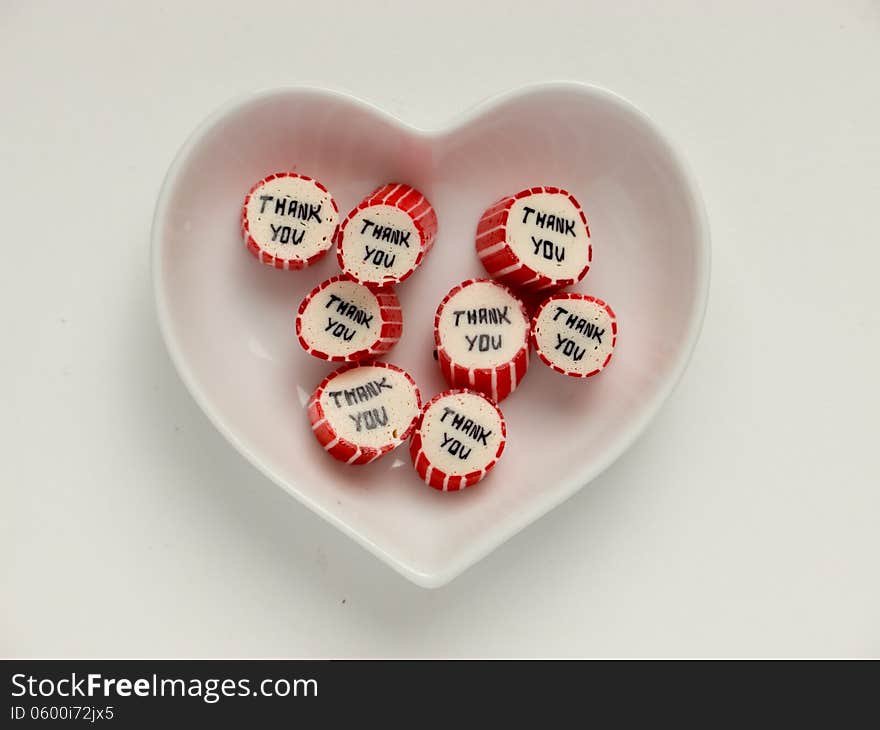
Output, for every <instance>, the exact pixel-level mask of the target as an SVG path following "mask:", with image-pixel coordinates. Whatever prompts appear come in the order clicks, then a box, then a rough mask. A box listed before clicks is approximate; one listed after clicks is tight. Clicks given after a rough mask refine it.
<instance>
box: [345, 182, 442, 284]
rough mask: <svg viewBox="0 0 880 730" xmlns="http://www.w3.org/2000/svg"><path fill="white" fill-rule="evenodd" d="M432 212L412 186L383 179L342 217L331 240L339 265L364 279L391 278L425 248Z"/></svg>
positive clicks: (407, 269) (432, 232)
mask: <svg viewBox="0 0 880 730" xmlns="http://www.w3.org/2000/svg"><path fill="white" fill-rule="evenodd" d="M436 235H437V214H436V213H435V212H434V209H433V208H432V207H431V204H430V203H429V202H428V199H427V198H426V197H425V196H424V195H422V194H421V193H420V192H419V191H418V190H416V189H415V188H412V187H410V186H409V185H404V184H402V183H388V184H387V185H383V186H382V187H380V188H379V189H378V190H375V191H374V192H372V193H371V194H370V195H368V196H367V197H366V198H365V199H364V200H363V201H362V202H361V203H360V204H359V205H358V206H357V207H356V208H355V209H354V210H353V211H351V213H349V214H348V216H347V217H346V219H345V220H344V221H343V222H342V225H341V226H340V228H339V236H338V242H337V246H336V258H337V260H338V261H339V266H340V268H341V269H342V270H343V271H345V272H346V273H347V274H349V275H350V276H352V277H353V278H354V279H356V280H357V281H360V282H363V283H365V284H377V285H380V286H385V285H387V284H397V283H399V282H401V281H403V280H404V279H406V278H408V277H409V276H410V275H411V274H412V273H413V271H415V270H416V268H417V267H418V266H419V265H420V264H421V263H422V260H423V259H424V258H425V256H426V255H427V253H428V251H430V250H431V246H432V245H433V244H434V237H435V236H436Z"/></svg>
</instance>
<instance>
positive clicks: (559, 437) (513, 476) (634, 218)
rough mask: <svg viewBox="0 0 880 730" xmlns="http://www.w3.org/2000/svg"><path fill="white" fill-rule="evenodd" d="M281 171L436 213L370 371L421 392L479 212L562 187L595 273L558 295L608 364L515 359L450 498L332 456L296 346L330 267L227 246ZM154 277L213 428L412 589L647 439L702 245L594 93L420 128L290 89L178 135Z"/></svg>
mask: <svg viewBox="0 0 880 730" xmlns="http://www.w3.org/2000/svg"><path fill="white" fill-rule="evenodd" d="M280 170H295V171H297V172H301V173H304V174H306V175H310V176H313V177H315V178H317V179H319V180H320V181H322V182H323V183H324V184H325V185H326V186H327V187H328V188H329V189H330V191H331V192H332V193H333V195H334V196H335V198H336V200H337V203H338V204H339V207H340V212H341V214H342V215H343V216H344V215H345V213H347V211H348V210H349V209H350V208H352V207H353V206H354V205H356V204H357V203H358V202H359V201H360V200H361V199H362V198H363V197H364V196H365V195H367V194H368V193H370V192H371V191H372V190H373V189H374V188H375V187H377V186H378V185H379V184H381V183H384V182H388V181H391V180H399V181H403V182H407V183H410V184H412V185H414V186H415V187H417V188H418V189H420V190H421V191H423V192H424V193H425V194H426V195H427V196H428V198H429V199H430V201H431V202H432V203H433V205H434V208H435V209H436V211H437V215H438V218H439V231H438V237H437V241H436V243H435V245H434V249H433V250H432V251H431V253H430V254H429V255H428V257H427V259H426V261H425V263H424V265H423V266H422V267H421V268H420V269H419V270H418V271H416V273H415V274H414V275H413V276H412V277H411V278H410V279H408V280H407V281H406V282H404V283H403V284H401V285H400V286H399V287H398V294H399V296H400V300H401V303H402V305H403V309H404V334H403V337H402V339H401V341H400V343H399V344H398V345H397V347H396V348H395V349H394V350H392V351H391V353H390V354H389V355H388V357H386V358H385V359H386V360H388V361H389V362H392V363H395V364H397V365H400V366H401V367H403V368H405V369H406V370H408V371H409V372H410V373H411V374H412V375H413V376H414V377H415V379H416V381H417V383H418V384H419V387H420V388H421V390H422V395H423V399H424V400H425V401H427V400H429V399H430V398H431V397H433V396H434V395H435V394H436V393H438V392H440V391H441V390H444V389H445V388H446V386H445V384H444V382H443V380H442V378H441V376H440V372H439V368H438V367H437V363H436V362H435V361H434V359H433V357H432V322H433V315H434V311H435V309H436V307H437V304H438V303H439V302H440V300H441V299H442V297H443V296H444V295H445V294H446V292H447V291H449V289H450V288H451V287H452V286H453V285H455V284H457V283H459V282H460V281H462V280H464V279H468V278H472V277H478V276H484V275H485V273H484V271H483V270H482V268H481V266H480V264H479V261H478V259H477V256H476V254H475V251H474V230H475V227H476V223H477V220H478V219H479V217H480V215H481V213H482V212H483V210H484V209H485V208H486V207H487V206H488V205H489V204H490V203H492V202H494V201H495V200H497V199H498V198H500V197H501V196H502V195H504V194H508V193H511V192H513V191H516V190H520V189H522V188H525V187H529V186H533V185H557V186H560V187H563V188H565V189H567V190H569V191H571V192H572V193H573V194H574V195H575V196H576V197H577V198H578V200H579V201H580V202H581V204H582V206H583V208H584V211H585V212H586V215H587V219H588V221H589V224H590V231H591V234H592V243H593V266H592V268H591V270H590V273H589V274H588V275H587V277H586V279H584V281H582V282H581V283H580V284H579V285H578V286H576V287H575V290H577V291H583V292H586V293H589V294H594V295H596V296H598V297H601V298H602V299H605V300H606V301H608V302H609V304H611V306H612V307H613V308H614V310H615V313H616V314H617V317H618V322H619V327H620V334H619V339H618V343H617V347H616V349H615V353H614V359H613V361H612V363H611V364H610V366H609V367H608V369H607V370H606V371H605V372H603V373H601V374H600V375H598V376H597V377H595V378H591V379H589V380H586V381H581V380H577V379H574V378H566V377H564V376H561V375H558V374H557V373H554V372H552V371H551V370H550V369H549V368H547V367H545V366H543V365H542V364H541V362H540V361H539V360H538V359H537V358H536V357H535V356H534V355H533V356H532V361H531V363H530V369H529V372H528V374H527V375H526V378H525V380H524V381H523V383H522V384H521V385H520V387H519V388H518V390H517V391H516V392H515V393H514V394H513V395H511V396H510V397H509V398H508V399H507V400H505V401H504V402H503V403H502V410H503V411H504V415H505V417H506V418H507V423H508V443H507V449H506V451H505V454H504V457H503V458H502V460H501V462H500V463H499V464H498V466H497V468H496V469H495V471H494V472H493V473H492V474H491V475H490V476H489V477H488V478H487V479H486V480H485V481H484V482H482V483H481V484H479V485H478V486H476V487H474V488H471V489H468V490H465V491H464V492H462V493H459V494H443V493H440V492H437V491H436V490H434V489H431V488H429V487H427V486H425V485H424V484H423V483H421V482H420V480H419V479H418V477H417V475H416V473H415V471H414V470H413V469H412V467H411V465H410V462H409V455H408V453H407V449H406V446H405V445H404V446H403V447H401V448H399V449H397V450H396V451H394V452H392V453H391V454H389V455H388V456H386V457H384V458H382V459H380V460H379V461H377V462H375V463H374V464H371V465H369V466H366V467H347V466H345V465H344V464H340V463H337V462H336V461H334V460H333V459H331V458H329V457H328V456H327V454H325V453H324V452H323V451H322V450H321V448H320V447H319V446H318V444H317V442H316V441H315V439H314V438H313V436H312V434H311V432H310V429H309V423H308V419H307V417H306V414H305V410H304V407H305V404H306V401H307V398H308V396H309V395H310V394H311V392H312V390H313V389H314V388H315V387H316V386H317V384H318V383H319V382H320V381H321V380H322V378H323V377H324V376H325V375H326V374H327V373H328V372H329V371H330V369H331V367H332V366H331V365H330V364H328V363H325V362H321V361H318V360H316V359H314V358H311V357H309V356H307V355H306V354H305V353H304V352H303V351H302V350H301V349H300V347H299V345H298V343H297V341H296V336H295V333H294V319H295V315H296V309H297V306H298V305H299V302H300V300H301V299H302V297H303V296H304V295H305V294H306V293H308V292H309V291H310V290H311V289H312V288H313V287H315V286H316V285H317V284H318V283H319V282H320V281H322V280H323V279H326V278H328V277H329V276H332V275H334V274H336V273H338V269H337V265H336V260H335V257H334V256H333V255H328V256H327V257H325V258H324V259H323V260H322V261H321V262H319V263H318V264H317V265H315V266H312V267H311V268H308V269H305V270H303V271H298V272H297V271H278V270H274V269H271V268H269V267H267V266H264V265H261V264H259V263H258V262H257V261H256V260H255V259H254V258H253V257H252V256H251V255H250V254H249V253H247V252H246V250H245V248H244V245H243V244H242V242H241V239H240V234H239V215H240V209H241V204H242V201H243V199H244V196H245V193H246V192H247V191H248V189H249V188H250V187H251V185H253V183H254V182H255V181H257V180H259V179H260V178H262V177H264V176H265V175H267V174H268V173H270V172H273V171H280ZM331 253H332V252H331ZM153 275H154V284H155V296H156V302H157V308H158V314H159V320H160V324H161V327H162V332H163V335H164V337H165V341H166V343H167V345H168V350H169V352H170V354H171V357H172V359H173V361H174V363H175V365H176V367H177V369H178V371H179V372H180V374H181V377H182V379H183V381H184V383H185V384H186V386H187V387H188V389H189V390H190V392H191V393H192V394H193V396H194V398H195V399H196V401H197V402H198V403H199V405H200V406H201V407H202V408H203V409H204V411H205V413H206V414H207V415H208V417H209V418H210V419H211V421H212V422H213V423H214V425H215V426H216V427H217V428H218V429H219V430H220V431H221V432H222V433H223V434H224V435H225V436H226V437H227V438H228V439H229V441H230V442H231V443H232V444H233V445H234V446H235V447H236V448H237V449H238V450H239V451H240V452H241V453H242V454H243V455H244V456H245V458H247V459H249V460H250V461H251V462H252V463H253V464H254V465H255V466H257V467H258V468H259V469H260V470H261V471H262V472H263V473H264V474H266V475H267V476H268V477H269V478H270V479H272V480H273V481H275V482H276V483H277V484H279V485H280V486H281V487H283V488H284V489H286V490H287V491H288V492H289V493H290V494H292V495H293V496H295V497H296V498H297V499H299V500H300V501H301V502H303V503H304V504H306V505H307V506H308V507H309V508H311V509H313V510H314V511H315V512H317V513H318V514H320V515H321V516H323V517H324V518H326V519H327V520H329V521H330V522H332V523H333V524H335V525H336V526H337V527H339V528H340V529H341V530H342V531H343V532H345V533H346V534H348V535H349V536H351V537H352V538H354V539H355V540H357V541H358V542H360V543H361V544H362V545H363V546H364V547H366V548H367V549H368V550H370V551H371V552H373V553H374V554H375V555H377V556H378V557H380V558H381V559H382V560H384V561H386V562H387V563H388V564H390V565H391V566H392V567H394V568H395V569H396V570H398V571H399V572H400V573H402V574H403V575H404V576H406V577H407V578H409V579H410V580H413V581H415V582H416V583H418V584H420V585H423V586H427V587H435V586H440V585H442V584H444V583H446V582H448V581H449V580H451V579H452V578H454V577H455V576H456V575H458V574H459V573H460V572H462V571H463V570H465V569H466V568H467V567H469V566H470V565H472V564H473V563H475V562H476V561H477V560H479V559H480V558H482V557H483V556H485V555H486V554H488V553H489V552H490V551H491V550H493V549H494V548H496V547H498V546H499V545H500V544H501V543H503V542H504V541H505V540H507V539H508V538H509V537H511V536H512V535H513V534H515V533H516V532H517V531H519V530H521V529H522V528H523V527H525V526H526V525H528V524H529V523H530V522H532V521H533V520H536V519H538V518H539V517H540V516H541V515H543V514H544V513H545V512H547V511H548V510H550V509H552V508H553V507H555V506H556V505H558V504H559V503H560V502H562V501H563V500H565V499H566V498H567V497H569V496H571V495H572V494H573V493H574V492H576V491H577V490H579V489H580V488H581V487H583V486H584V485H585V484H587V483H588V482H589V481H590V480H591V479H593V478H594V477H595V476H596V475H597V474H599V473H600V472H601V471H602V470H603V469H604V468H605V467H607V466H608V465H609V464H610V463H611V462H612V461H613V460H614V459H616V458H617V457H618V456H619V455H620V454H621V453H622V452H623V451H624V450H625V449H626V448H627V446H629V445H630V444H631V443H632V442H633V440H634V439H635V438H636V437H637V436H638V434H639V433H640V432H641V431H642V430H643V429H644V427H645V426H646V425H647V423H648V422H649V420H650V419H651V417H652V416H653V415H654V414H655V413H656V412H657V410H658V408H659V407H660V405H661V404H662V402H663V401H664V399H665V398H666V397H667V396H668V394H669V393H670V391H671V389H672V387H673V386H674V384H675V383H676V381H677V380H678V378H679V376H680V375H681V373H682V371H683V370H684V367H685V365H686V363H687V360H688V358H689V357H690V353H691V351H692V349H693V347H694V344H695V342H696V339H697V336H698V333H699V328H700V324H701V321H702V316H703V311H704V308H705V303H706V296H707V289H708V280H709V233H708V226H707V223H706V219H705V213H704V209H703V205H702V202H701V199H700V196H699V192H698V190H697V188H696V185H695V183H694V182H693V179H692V177H691V175H690V173H689V172H688V169H687V166H686V165H685V163H684V162H683V160H682V158H681V157H680V156H679V155H678V154H677V153H676V152H675V151H674V150H673V149H672V148H671V147H670V145H669V143H668V142H666V141H665V140H664V138H663V136H662V135H661V133H660V132H659V130H658V129H657V128H656V126H655V125H654V124H653V123H652V122H651V121H650V120H649V119H648V118H647V117H646V116H645V115H644V114H643V113H641V112H640V111H638V110H637V109H636V108H635V107H633V106H632V105H631V104H629V103H628V102H626V101H624V100H623V99H621V98H620V97H618V96H616V95H614V94H612V93H610V92H607V91H604V90H601V89H598V88H595V87H591V86H585V85H580V84H573V83H551V84H542V85H538V86H532V87H528V88H525V89H522V90H519V91H516V92H513V93H509V94H505V95H502V96H500V97H497V98H495V99H492V100H490V101H488V102H486V103H484V104H482V105H481V106H479V107H478V108H476V109H474V110H472V111H471V112H469V113H467V114H466V115H464V116H462V117H460V118H459V119H457V120H456V121H455V122H454V123H452V124H451V125H449V126H446V127H443V128H439V129H436V130H429V131H426V130H420V129H414V128H412V127H410V126H408V125H406V124H405V123H404V122H402V121H400V120H397V119H395V118H393V117H391V116H389V115H387V114H385V113H383V112H382V111H380V110H378V109H376V108H375V107H372V106H370V105H369V104H366V103H364V102H361V101H359V100H357V99H354V98H352V97H349V96H346V95H343V94H339V93H335V92H330V91H325V90H320V89H309V88H291V89H279V90H273V91H267V92H262V93H258V94H255V95H253V96H250V97H248V98H245V99H242V100H237V101H235V102H233V103H230V104H228V105H227V106H225V107H223V108H222V109H221V110H219V111H218V112H216V113H215V114H214V115H212V116H211V117H210V118H209V119H208V120H207V121H205V122H204V123H203V124H202V125H201V126H200V127H199V129H198V130H197V131H196V132H195V133H194V134H193V135H192V136H191V137H190V139H189V140H188V141H187V142H186V143H185V145H184V147H183V148H182V150H181V151H180V152H179V154H178V156H177V158H176V159H175V161H174V163H173V164H172V166H171V169H170V170H169V172H168V175H167V178H166V180H165V183H164V185H163V188H162V191H161V193H160V196H159V201H158V204H157V208H156V215H155V220H154V224H153Z"/></svg>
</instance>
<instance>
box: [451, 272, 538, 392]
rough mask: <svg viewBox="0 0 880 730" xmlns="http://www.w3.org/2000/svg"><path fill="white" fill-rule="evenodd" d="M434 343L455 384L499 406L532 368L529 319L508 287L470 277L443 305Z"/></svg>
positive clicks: (455, 288)
mask: <svg viewBox="0 0 880 730" xmlns="http://www.w3.org/2000/svg"><path fill="white" fill-rule="evenodd" d="M434 345H435V347H436V349H437V360H438V361H439V363H440V370H441V372H442V373H443V377H444V378H446V382H447V383H449V385H450V386H452V387H453V388H469V389H470V390H477V391H479V392H481V393H485V394H486V395H488V396H489V397H490V398H492V400H494V401H495V402H496V403H500V402H501V401H502V400H504V399H505V398H506V397H507V396H508V395H510V394H511V393H512V392H513V391H514V389H515V388H516V386H517V385H519V383H520V381H521V380H522V379H523V377H524V376H525V374H526V370H528V367H529V317H528V315H527V314H526V310H525V307H524V306H523V303H522V302H521V301H520V300H519V299H518V298H517V297H516V295H515V294H514V293H513V292H512V291H511V290H510V289H508V288H507V287H506V286H504V285H503V284H499V283H498V282H497V281H492V280H491V279H468V280H467V281H463V282H462V283H461V284H459V285H458V286H456V287H454V288H453V289H452V290H451V291H450V292H449V293H448V294H447V295H446V296H445V297H444V299H443V301H442V302H440V306H439V307H438V308H437V314H436V315H435V317H434Z"/></svg>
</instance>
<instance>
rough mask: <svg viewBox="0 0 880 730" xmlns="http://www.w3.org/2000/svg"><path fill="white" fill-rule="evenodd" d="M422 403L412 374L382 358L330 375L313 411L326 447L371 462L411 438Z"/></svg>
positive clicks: (352, 460) (347, 458) (342, 457)
mask: <svg viewBox="0 0 880 730" xmlns="http://www.w3.org/2000/svg"><path fill="white" fill-rule="evenodd" d="M421 405H422V400H421V394H420V393H419V389H418V387H417V386H416V383H415V381H414V380H413V379H412V377H411V376H410V375H409V373H407V372H406V371H405V370H402V369H401V368H399V367H397V366H396V365H391V364H390V363H385V362H376V363H372V364H369V365H345V366H343V367H342V368H340V369H339V370H337V371H335V372H333V373H331V374H330V375H328V376H327V377H326V378H324V380H323V381H321V384H320V385H319V386H318V387H317V388H316V389H315V392H314V393H313V394H312V397H311V398H310V399H309V405H308V414H309V421H310V422H311V424H312V432H313V433H314V434H315V438H317V439H318V443H320V444H321V446H322V447H323V448H324V451H326V452H327V453H328V454H330V455H331V456H332V457H333V458H334V459H338V460H339V461H344V462H345V463H346V464H369V463H370V462H372V461H375V460H376V459H378V458H379V457H380V456H382V455H384V454H387V453H388V452H389V451H391V450H392V449H395V448H397V447H398V446H399V445H400V444H402V443H403V442H404V441H406V440H407V439H408V438H409V436H410V434H411V433H412V431H413V428H415V424H416V420H417V419H418V417H419V413H420V411H421Z"/></svg>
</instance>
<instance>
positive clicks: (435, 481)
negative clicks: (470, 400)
mask: <svg viewBox="0 0 880 730" xmlns="http://www.w3.org/2000/svg"><path fill="white" fill-rule="evenodd" d="M460 393H470V394H472V395H477V396H479V397H480V398H482V399H483V400H485V401H486V402H487V403H488V404H489V405H491V406H492V407H493V408H494V409H495V412H496V413H497V414H498V418H499V420H500V421H501V442H500V443H499V444H498V450H497V451H496V452H495V456H494V457H493V458H492V460H491V461H490V462H489V463H488V464H486V466H484V467H483V468H482V469H477V470H475V471H472V472H468V473H467V474H460V475H453V474H447V473H446V472H445V471H443V470H442V469H438V468H437V467H435V466H433V465H432V464H431V462H430V461H429V460H428V457H427V455H426V454H425V452H424V450H423V449H422V436H421V433H420V429H421V427H422V422H423V421H424V419H425V413H427V412H428V409H430V408H431V406H433V405H434V404H435V403H436V402H437V401H438V400H440V399H441V398H446V397H447V396H450V395H458V394H460ZM506 443H507V421H506V420H505V419H504V414H503V413H502V412H501V409H500V408H499V407H498V404H497V403H494V402H493V401H492V400H491V399H490V398H488V397H487V396H486V395H485V394H484V393H480V392H479V391H475V390H469V389H467V388H453V389H452V390H447V391H444V392H443V393H439V394H438V395H435V396H434V397H433V398H432V399H431V400H430V401H428V403H426V404H425V407H424V408H422V412H421V414H420V415H419V419H418V424H417V425H416V428H415V430H414V431H413V435H412V439H410V444H409V454H410V458H411V459H412V463H413V467H414V468H415V470H416V473H417V474H418V475H419V477H420V478H421V479H422V481H423V482H425V484H427V485H428V486H429V487H433V488H434V489H437V490H439V491H441V492H458V491H460V490H462V489H465V488H467V487H472V486H473V485H474V484H476V483H477V482H479V481H482V480H483V479H484V478H485V477H486V475H487V474H488V473H489V472H490V471H492V469H493V468H494V467H495V465H496V464H497V463H498V460H499V459H500V458H501V454H502V453H504V446H505V444H506Z"/></svg>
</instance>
